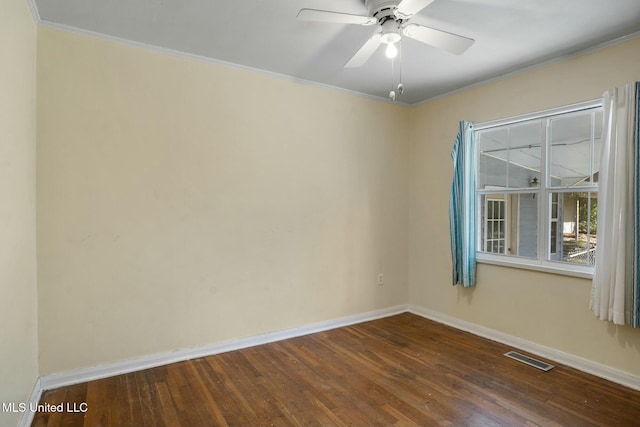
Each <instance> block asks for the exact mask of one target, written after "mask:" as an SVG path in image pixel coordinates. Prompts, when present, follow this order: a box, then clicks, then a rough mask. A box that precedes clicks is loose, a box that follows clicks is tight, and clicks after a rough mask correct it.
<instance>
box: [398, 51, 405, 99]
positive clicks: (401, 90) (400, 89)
mask: <svg viewBox="0 0 640 427" xmlns="http://www.w3.org/2000/svg"><path fill="white" fill-rule="evenodd" d="M398 47H399V49H398V61H399V62H400V64H398V68H399V69H400V78H399V82H398V95H402V93H403V92H404V85H403V84H402V40H400V41H399V42H398Z"/></svg>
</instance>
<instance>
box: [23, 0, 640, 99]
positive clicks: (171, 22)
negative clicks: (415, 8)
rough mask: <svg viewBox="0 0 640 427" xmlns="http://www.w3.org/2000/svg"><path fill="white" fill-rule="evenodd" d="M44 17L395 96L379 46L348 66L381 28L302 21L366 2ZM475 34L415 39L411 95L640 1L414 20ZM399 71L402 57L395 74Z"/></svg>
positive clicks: (571, 49)
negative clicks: (459, 42)
mask: <svg viewBox="0 0 640 427" xmlns="http://www.w3.org/2000/svg"><path fill="white" fill-rule="evenodd" d="M35 3H36V6H37V11H38V14H39V17H40V19H41V20H42V21H43V22H44V23H51V24H53V25H62V26H67V27H74V28H77V29H81V30H87V31H91V32H95V33H100V34H104V35H107V36H111V37H118V38H121V39H126V40H131V41H134V42H137V43H144V44H147V45H152V46H156V47H161V48H167V49H171V50H175V51H180V52H186V53H189V54H194V55H198V56H203V57H207V58H211V59H214V60H218V61H223V62H228V63H233V64H237V65H241V66H245V67H251V68H256V69H260V70H265V71H269V72H272V73H277V74H281V75H285V76H290V77H292V78H293V79H295V80H302V81H311V82H315V83H320V84H322V85H329V86H334V87H338V88H343V89H347V90H350V91H355V92H359V93H363V94H368V95H372V96H375V97H381V98H386V97H387V95H388V93H389V90H390V89H391V87H392V84H393V82H395V83H396V84H397V79H398V77H395V78H392V74H391V63H390V60H389V59H387V58H386V57H385V56H384V49H380V50H379V51H377V52H376V54H375V55H374V56H373V57H372V58H371V59H370V60H369V61H368V62H367V63H366V64H365V65H364V66H363V67H361V68H352V69H345V68H343V65H344V64H345V63H346V62H347V61H348V60H349V59H350V58H351V56H352V55H353V54H354V53H355V52H356V51H357V50H358V49H359V48H360V46H362V45H363V44H364V42H365V41H366V40H367V39H368V38H369V37H370V36H371V35H372V34H373V33H374V32H376V31H378V27H377V26H372V27H365V26H359V25H347V24H333V23H320V22H318V23H316V22H302V21H298V20H297V19H296V15H297V13H298V11H299V10H300V9H301V8H311V9H324V10H333V11H339V12H345V13H352V14H360V15H367V10H366V8H365V7H364V1H363V0H232V1H226V2H222V1H217V0H35ZM411 22H413V23H418V24H422V25H426V26H430V27H434V28H437V29H440V30H444V31H448V32H453V33H458V34H461V35H463V36H466V37H470V38H473V39H475V44H474V45H473V46H471V48H469V50H467V51H466V52H465V53H463V54H462V55H460V56H456V55H453V54H451V53H448V52H444V51H440V50H438V49H436V48H432V47H430V46H427V45H424V44H421V43H419V42H416V41H414V40H411V39H407V38H406V37H405V38H404V39H403V41H402V82H403V84H404V86H405V92H404V94H403V95H401V96H398V98H397V100H398V101H399V102H402V103H406V104H415V103H418V102H421V101H424V100H426V99H430V98H433V97H436V96H438V95H442V94H444V93H447V92H450V91H453V90H455V89H458V88H461V87H464V86H468V85H471V84H474V83H477V82H481V81H484V80H488V79H491V78H494V77H497V76H500V75H503V74H505V73H509V72H512V71H516V70H518V69H522V68H525V67H529V66H531V65H534V64H536V63H540V62H543V61H547V60H551V59H554V58H558V57H562V56H566V55H569V54H572V53H575V52H579V51H581V50H584V49H587V48H589V47H592V46H595V45H599V44H602V43H605V42H608V41H611V40H614V39H616V38H619V37H622V36H626V35H630V34H633V33H635V32H638V31H640V0H435V1H434V2H433V3H432V4H431V5H429V6H427V7H426V8H425V9H423V10H422V11H421V12H420V13H419V14H417V15H415V16H414V17H413V18H412V21H411ZM397 72H398V68H397V61H396V73H397Z"/></svg>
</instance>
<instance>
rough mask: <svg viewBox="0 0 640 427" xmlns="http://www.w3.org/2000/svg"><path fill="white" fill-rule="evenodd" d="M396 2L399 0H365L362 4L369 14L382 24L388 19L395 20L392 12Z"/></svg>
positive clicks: (396, 4)
mask: <svg viewBox="0 0 640 427" xmlns="http://www.w3.org/2000/svg"><path fill="white" fill-rule="evenodd" d="M398 3H400V0H365V2H364V5H365V7H366V8H367V9H368V10H369V14H370V15H371V16H373V17H374V18H376V19H377V20H378V22H379V23H381V24H382V23H384V22H385V21H387V20H389V19H393V20H394V21H395V20H396V16H395V15H394V13H393V12H394V10H395V9H396V6H398Z"/></svg>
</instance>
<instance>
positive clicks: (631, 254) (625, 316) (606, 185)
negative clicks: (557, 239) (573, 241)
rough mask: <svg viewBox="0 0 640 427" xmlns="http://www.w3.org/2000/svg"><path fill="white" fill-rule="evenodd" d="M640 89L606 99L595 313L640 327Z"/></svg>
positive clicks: (625, 88) (635, 85) (617, 92)
mask: <svg viewBox="0 0 640 427" xmlns="http://www.w3.org/2000/svg"><path fill="white" fill-rule="evenodd" d="M639 95H640V84H638V83H630V84H627V85H625V86H621V87H618V88H615V89H613V90H610V91H607V92H606V93H605V94H604V99H603V101H604V102H603V110H604V123H603V130H602V140H601V141H602V147H601V150H602V151H601V158H600V176H599V181H600V183H599V188H598V229H597V232H596V239H597V243H598V249H597V254H596V262H595V272H594V276H593V282H592V286H591V300H590V304H589V306H590V309H591V310H592V311H593V313H594V314H595V315H596V316H597V317H598V318H599V319H601V320H608V321H611V322H613V323H615V324H618V325H631V326H634V327H640V272H639V267H640V266H639V263H638V255H639V254H640V250H639V246H638V245H639V244H640V230H639V228H638V214H639V213H640V209H639V208H640V206H639V204H638V203H639V200H638V190H639V189H640V186H639V176H638V166H639V158H638V156H639V152H638V145H639V140H638V138H639V135H638V131H639V124H638V98H639Z"/></svg>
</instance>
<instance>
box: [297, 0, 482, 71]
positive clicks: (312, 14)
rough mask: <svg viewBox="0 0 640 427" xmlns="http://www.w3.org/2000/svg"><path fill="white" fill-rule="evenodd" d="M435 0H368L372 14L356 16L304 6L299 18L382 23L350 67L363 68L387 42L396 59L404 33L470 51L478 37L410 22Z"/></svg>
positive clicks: (389, 54) (451, 49) (458, 51)
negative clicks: (305, 7)
mask: <svg viewBox="0 0 640 427" xmlns="http://www.w3.org/2000/svg"><path fill="white" fill-rule="evenodd" d="M433 1H434V0H365V2H364V4H365V7H366V8H367V9H368V10H369V15H371V16H360V15H352V14H348V13H341V12H333V11H328V10H317V9H302V10H300V12H299V13H298V19H300V20H303V21H316V22H335V23H341V24H356V25H365V26H368V25H376V24H378V25H380V31H379V32H377V33H375V34H374V35H373V36H371V38H369V40H367V41H366V42H365V44H364V45H363V46H362V47H361V48H360V49H359V50H358V51H357V52H356V53H355V55H353V56H352V57H351V59H350V60H349V61H348V62H347V63H346V64H345V67H346V68H354V67H361V66H362V65H364V64H365V63H366V62H367V60H369V58H370V57H371V56H372V55H373V54H374V53H375V52H376V50H378V48H379V47H380V45H381V44H386V45H387V48H386V50H385V52H386V55H387V57H389V58H394V57H395V56H396V55H397V54H398V48H397V46H396V43H398V42H399V41H400V39H401V38H402V36H403V35H405V36H407V37H409V38H412V39H414V40H417V41H419V42H422V43H425V44H427V45H430V46H433V47H437V48H440V49H443V50H446V51H448V52H451V53H454V54H456V55H460V54H461V53H463V52H464V51H465V50H467V49H468V48H469V47H470V46H471V45H472V44H473V43H474V40H473V39H470V38H468V37H464V36H461V35H458V34H453V33H449V32H446V31H442V30H437V29H435V28H430V27H425V26H423V25H419V24H411V23H409V22H408V21H409V20H410V19H411V17H412V16H413V15H415V14H416V13H418V12H420V11H421V10H422V9H424V8H425V7H427V6H428V5H430V4H431V3H432V2H433Z"/></svg>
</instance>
